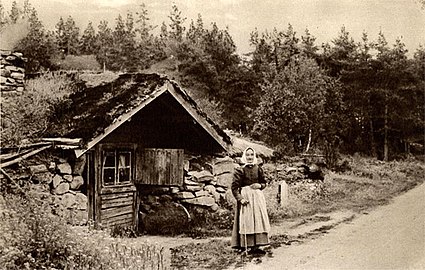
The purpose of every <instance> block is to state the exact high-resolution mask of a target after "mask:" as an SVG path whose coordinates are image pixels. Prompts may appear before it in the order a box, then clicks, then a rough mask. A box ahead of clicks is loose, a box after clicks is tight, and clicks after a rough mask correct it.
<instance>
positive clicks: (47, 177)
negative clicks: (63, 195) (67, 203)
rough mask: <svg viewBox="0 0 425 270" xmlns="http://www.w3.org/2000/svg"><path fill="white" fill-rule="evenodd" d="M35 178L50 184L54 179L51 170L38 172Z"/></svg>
mask: <svg viewBox="0 0 425 270" xmlns="http://www.w3.org/2000/svg"><path fill="white" fill-rule="evenodd" d="M34 180H36V181H38V182H39V183H45V184H50V183H51V182H52V181H53V174H52V173H50V172H44V173H38V174H36V175H34Z"/></svg>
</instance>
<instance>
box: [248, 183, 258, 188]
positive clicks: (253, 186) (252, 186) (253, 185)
mask: <svg viewBox="0 0 425 270" xmlns="http://www.w3.org/2000/svg"><path fill="white" fill-rule="evenodd" d="M250 187H251V188H252V189H260V188H261V184H260V183H254V184H251V185H250Z"/></svg>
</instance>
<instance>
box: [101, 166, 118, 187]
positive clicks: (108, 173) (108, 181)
mask: <svg viewBox="0 0 425 270" xmlns="http://www.w3.org/2000/svg"><path fill="white" fill-rule="evenodd" d="M103 182H104V183H105V186H108V185H113V184H114V182H115V168H112V169H108V168H104V169H103Z"/></svg>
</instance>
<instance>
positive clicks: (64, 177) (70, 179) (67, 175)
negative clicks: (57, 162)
mask: <svg viewBox="0 0 425 270" xmlns="http://www.w3.org/2000/svg"><path fill="white" fill-rule="evenodd" d="M62 178H63V179H64V180H65V181H66V182H68V183H71V182H72V179H73V177H72V175H70V174H65V175H63V176H62Z"/></svg>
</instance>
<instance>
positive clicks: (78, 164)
mask: <svg viewBox="0 0 425 270" xmlns="http://www.w3.org/2000/svg"><path fill="white" fill-rule="evenodd" d="M85 165H86V155H82V156H81V157H79V158H78V159H77V160H76V161H75V163H74V167H73V168H72V174H74V175H83V172H84V167H85Z"/></svg>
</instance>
